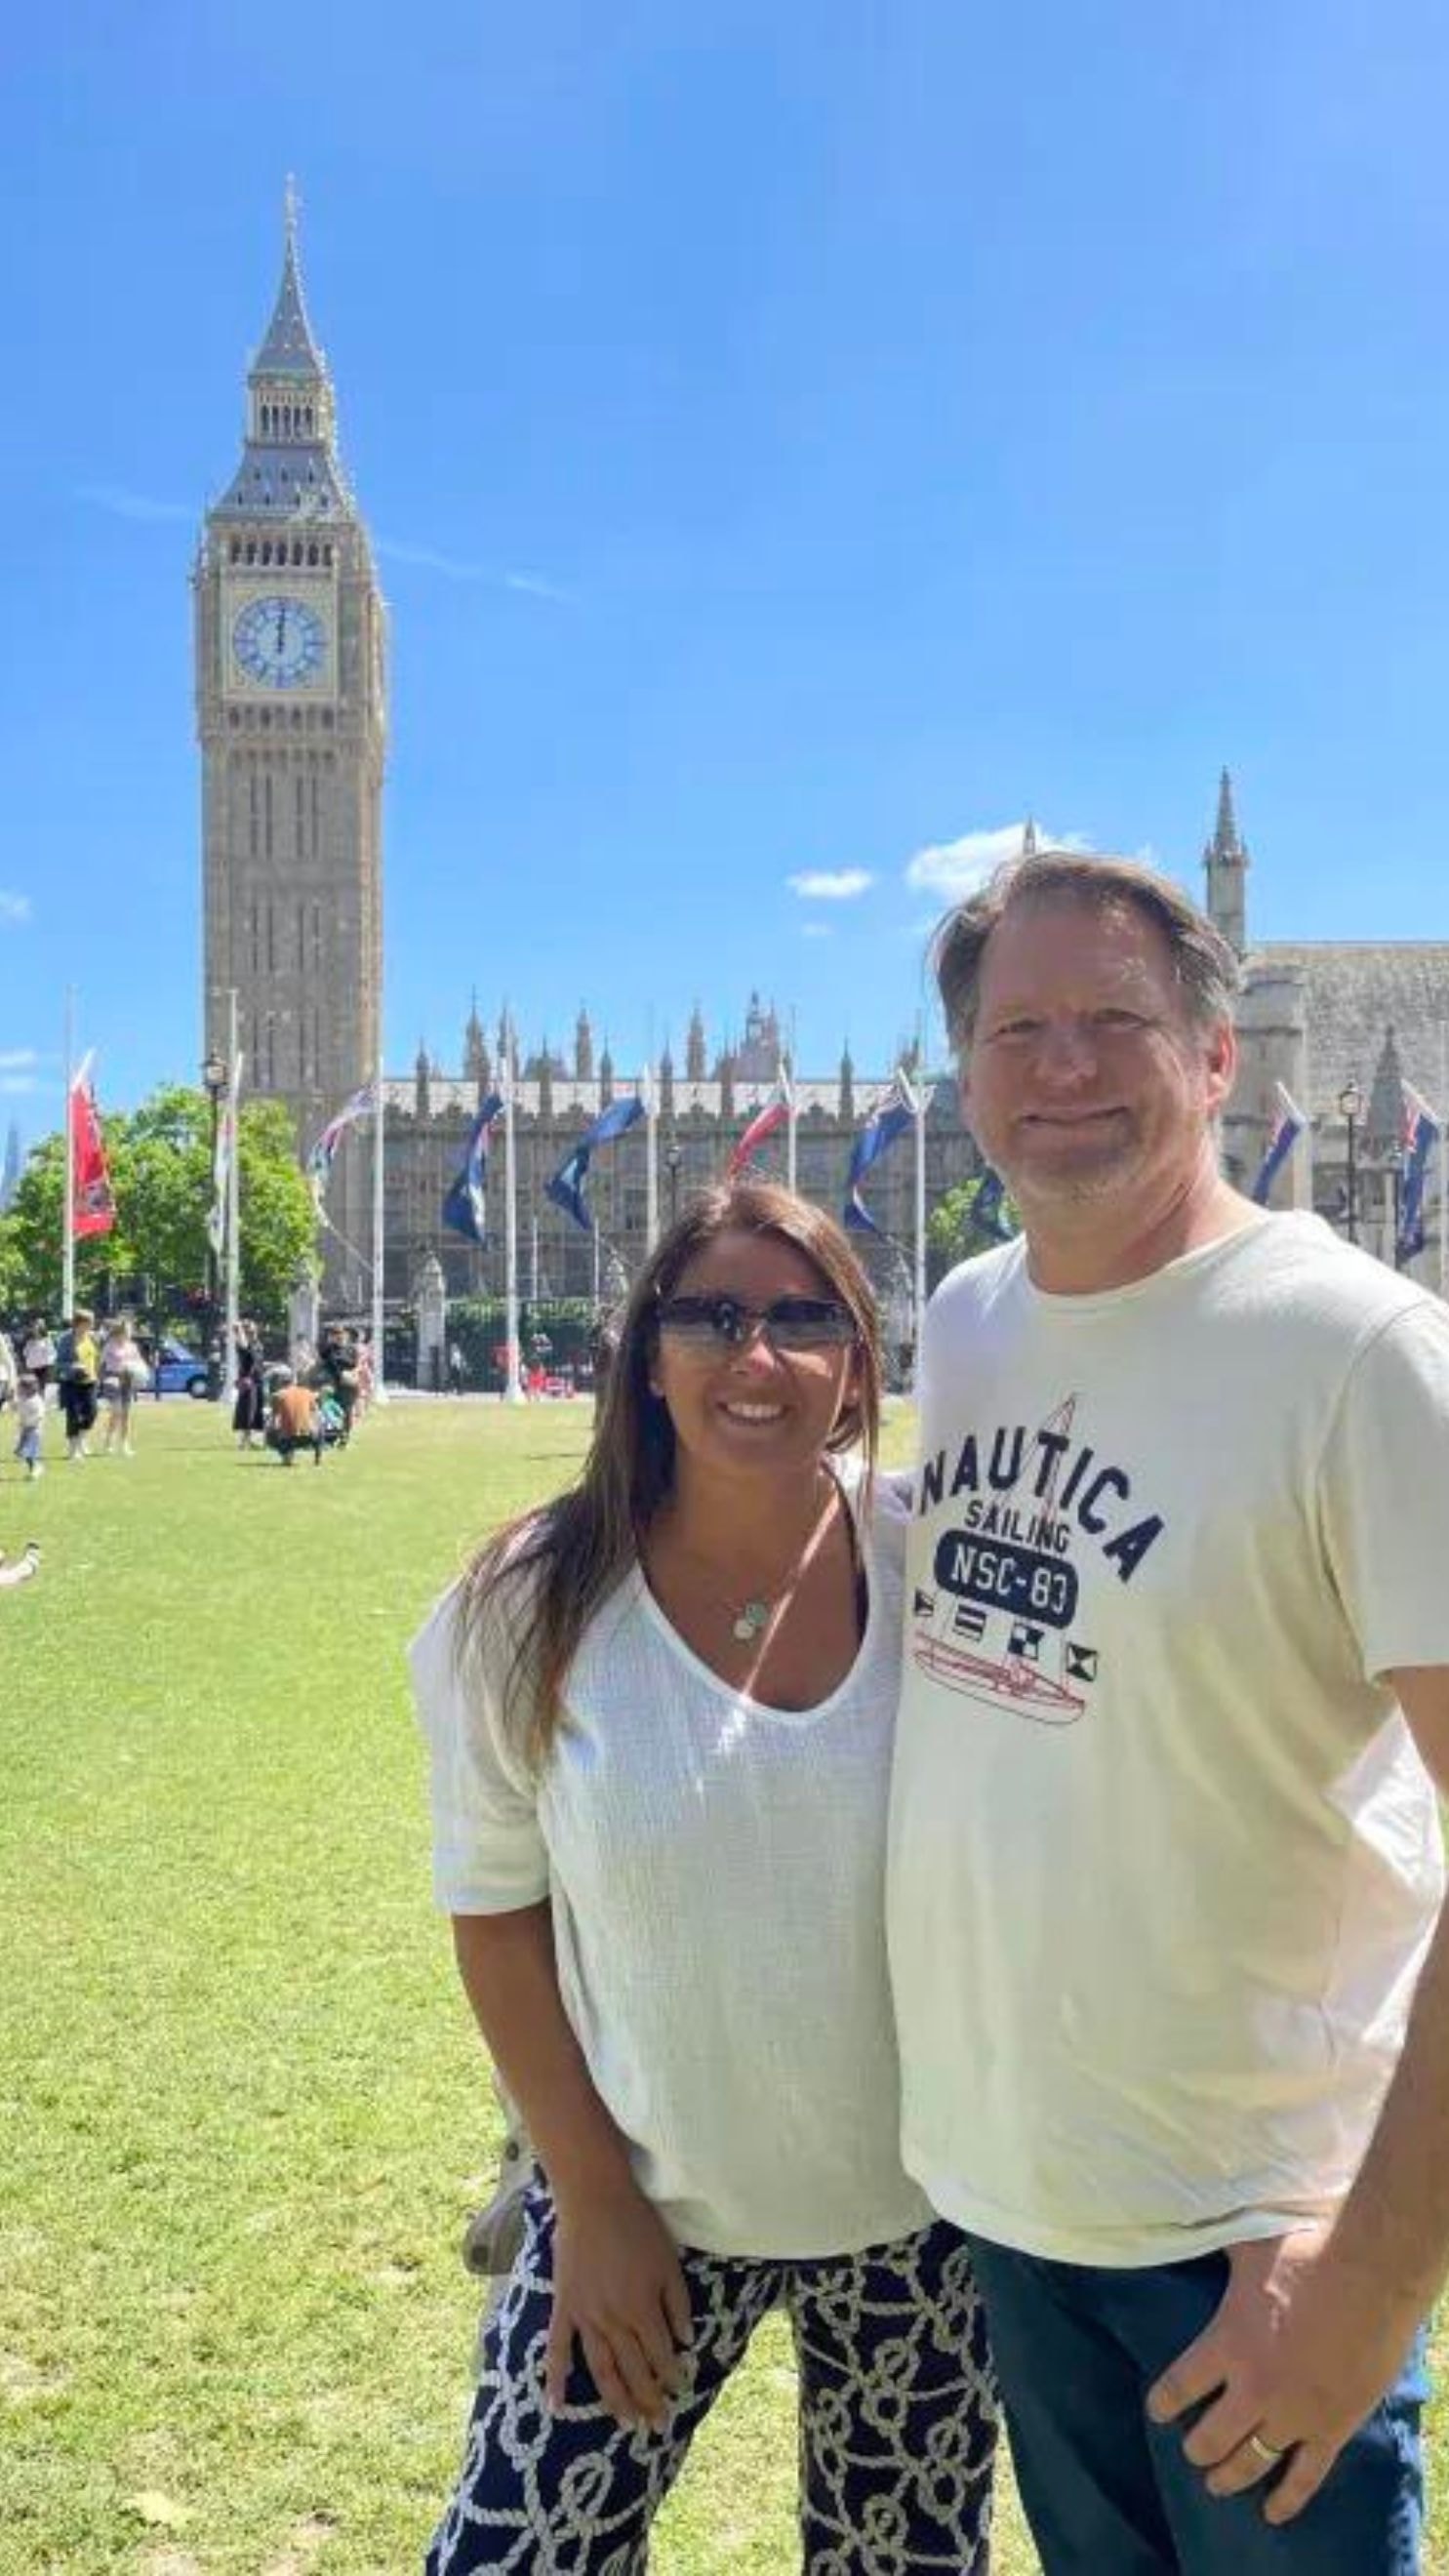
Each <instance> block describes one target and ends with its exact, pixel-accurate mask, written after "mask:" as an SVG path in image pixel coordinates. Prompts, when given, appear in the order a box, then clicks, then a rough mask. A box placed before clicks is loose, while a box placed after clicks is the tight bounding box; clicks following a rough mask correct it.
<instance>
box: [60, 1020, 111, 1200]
mask: <svg viewBox="0 0 1449 2576" xmlns="http://www.w3.org/2000/svg"><path fill="white" fill-rule="evenodd" d="M68 1123H69V1128H70V1173H71V1206H72V1208H73V1210H74V1215H73V1218H72V1223H71V1232H72V1235H73V1236H74V1238H75V1240H76V1241H77V1242H79V1241H80V1239H81V1237H82V1236H83V1235H87V1234H109V1233H110V1231H111V1228H112V1226H113V1225H114V1224H115V1222H116V1202H115V1200H114V1198H113V1197H112V1195H111V1176H110V1173H109V1172H108V1171H107V1169H106V1149H105V1146H104V1145H103V1144H102V1142H101V1122H100V1120H99V1118H98V1117H97V1115H96V1095H95V1093H94V1091H93V1090H92V1088H91V1059H90V1057H89V1056H87V1057H86V1060H85V1062H84V1064H83V1065H82V1066H81V1068H80V1070H79V1072H78V1073H77V1074H76V1075H75V1076H74V1077H73V1079H72V1082H71V1086H70V1106H69V1116H68Z"/></svg>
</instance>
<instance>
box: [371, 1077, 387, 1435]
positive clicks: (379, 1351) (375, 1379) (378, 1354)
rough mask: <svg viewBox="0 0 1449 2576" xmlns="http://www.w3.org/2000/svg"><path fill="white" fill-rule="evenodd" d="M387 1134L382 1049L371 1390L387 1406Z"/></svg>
mask: <svg viewBox="0 0 1449 2576" xmlns="http://www.w3.org/2000/svg"><path fill="white" fill-rule="evenodd" d="M386 1134H387V1113H386V1105H385V1103H384V1100H383V1092H382V1046H381V1043H380V1042H379V1045H378V1050H377V1100H376V1103H375V1105H374V1108H373V1113H372V1389H373V1402H374V1403H375V1404H386V1402H387V1386H386V1383H385V1381H386V1378H387V1369H386V1367H385V1365H384V1348H383V1321H382V1307H383V1289H384V1286H385V1284H386V1274H385V1267H384V1263H385V1255H386V1251H387V1245H386V1242H385V1240H384V1229H385V1223H386V1215H385V1210H386V1200H385V1197H384V1193H383V1152H384V1144H385V1139H386Z"/></svg>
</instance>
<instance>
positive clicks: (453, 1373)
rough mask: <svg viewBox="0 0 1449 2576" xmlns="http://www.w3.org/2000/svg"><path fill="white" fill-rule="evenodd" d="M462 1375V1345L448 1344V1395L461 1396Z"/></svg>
mask: <svg viewBox="0 0 1449 2576" xmlns="http://www.w3.org/2000/svg"><path fill="white" fill-rule="evenodd" d="M463 1375H464V1371H463V1348H462V1344H461V1343H460V1342H450V1343H449V1344H448V1393H449V1394H450V1395H461V1394H462V1392H463Z"/></svg>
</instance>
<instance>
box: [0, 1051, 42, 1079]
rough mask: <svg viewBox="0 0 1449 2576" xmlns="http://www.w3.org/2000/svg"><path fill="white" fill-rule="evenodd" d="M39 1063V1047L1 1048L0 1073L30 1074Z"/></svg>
mask: <svg viewBox="0 0 1449 2576" xmlns="http://www.w3.org/2000/svg"><path fill="white" fill-rule="evenodd" d="M39 1062H40V1050H39V1048H38V1047H0V1073H28V1072H29V1071H30V1069H31V1067H32V1066H33V1065H37V1064H39Z"/></svg>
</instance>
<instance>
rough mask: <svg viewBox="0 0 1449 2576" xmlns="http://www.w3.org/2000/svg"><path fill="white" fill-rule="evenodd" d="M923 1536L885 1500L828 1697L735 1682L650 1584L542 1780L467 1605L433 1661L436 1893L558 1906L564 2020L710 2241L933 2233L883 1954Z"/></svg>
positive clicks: (674, 2219)
mask: <svg viewBox="0 0 1449 2576" xmlns="http://www.w3.org/2000/svg"><path fill="white" fill-rule="evenodd" d="M904 1537H905V1520H904V1511H903V1506H902V1504H901V1503H900V1502H899V1500H897V1499H896V1498H895V1497H894V1496H893V1495H891V1494H890V1493H889V1492H888V1491H887V1490H885V1489H880V1490H879V1491H878V1495H877V1501H876V1507H875V1511H874V1514H873V1516H872V1520H871V1524H870V1526H869V1528H868V1529H865V1530H863V1531H862V1547H863V1558H864V1563H865V1568H866V1575H867V1582H868V1586H869V1597H870V1611H869V1618H868V1621H867V1626H866V1633H865V1636H864V1638H863V1640H862V1643H861V1647H860V1651H859V1653H858V1655H857V1657H856V1660H855V1663H854V1665H853V1666H852V1668H851V1670H850V1672H849V1673H848V1674H847V1676H846V1678H845V1680H844V1681H843V1682H842V1683H841V1684H840V1685H839V1687H838V1688H837V1689H836V1690H835V1691H833V1692H832V1693H831V1695H830V1697H829V1698H828V1699H826V1700H823V1701H822V1702H821V1703H820V1705H819V1706H818V1707H816V1708H812V1709H803V1710H783V1709H773V1708H766V1707H764V1706H762V1705H761V1704H760V1703H759V1702H758V1701H756V1700H753V1699H750V1698H748V1697H747V1696H746V1695H745V1694H743V1693H742V1692H740V1691H738V1690H735V1689H734V1688H733V1687H732V1686H731V1685H730V1684H729V1683H727V1682H723V1681H721V1680H719V1678H718V1677H717V1676H716V1675H715V1674H714V1673H712V1672H711V1671H710V1670H709V1669H708V1667H707V1666H706V1665H705V1664H704V1663H702V1662H701V1661H700V1659H699V1658H698V1657H697V1656H696V1655H694V1654H693V1653H692V1652H691V1651H690V1649H689V1647H688V1646H687V1645H686V1644H685V1643H684V1641H683V1639H682V1638H681V1637H679V1636H678V1635H677V1633H676V1632H675V1630H674V1629H673V1628H671V1627H670V1625H669V1623H668V1621H667V1620H666V1619H665V1617H664V1615H663V1612H662V1611H661V1610H660V1609H659V1607H658V1605H657V1603H656V1602H655V1601H654V1598H653V1596H652V1594H651V1593H650V1591H649V1589H648V1586H647V1584H646V1583H645V1581H644V1578H643V1575H642V1574H641V1573H640V1572H639V1571H638V1570H637V1569H636V1571H635V1572H634V1573H633V1574H632V1575H631V1576H630V1577H629V1578H628V1580H627V1581H626V1582H625V1583H624V1585H623V1586H622V1587H621V1588H620V1590H619V1591H618V1592H617V1593H616V1594H615V1595H614V1596H613V1598H612V1600H610V1601H609V1602H607V1603H606V1604H605V1606H604V1608H603V1609H602V1610H601V1611H600V1613H599V1615H598V1616H597V1618H595V1619H594V1620H593V1622H592V1623H591V1625H590V1626H589V1628H588V1630H587V1631H586V1633H585V1636H584V1639H583V1643H582V1645H581V1646H580V1648H579V1651H578V1654H577V1655H576V1656H575V1658H574V1663H573V1666H572V1669H571V1671H570V1673H569V1677H568V1683H567V1688H566V1690H565V1694H564V1697H565V1704H566V1708H567V1713H568V1720H569V1723H568V1725H567V1728H566V1729H565V1730H564V1732H563V1733H562V1734H560V1736H559V1737H558V1738H557V1741H556V1744H555V1747H554V1750H553V1752H552V1754H551V1757H550V1759H549V1761H548V1764H547V1765H546V1767H545V1769H544V1771H543V1773H542V1776H541V1777H540V1778H537V1779H535V1778H534V1777H533V1776H532V1775H531V1774H530V1773H529V1771H528V1770H527V1768H526V1766H525V1765H524V1764H523V1763H522V1762H521V1761H520V1760H519V1758H518V1756H517V1754H516V1753H515V1751H514V1750H513V1748H512V1746H511V1744H510V1742H509V1740H508V1738H507V1736H506V1734H505V1731H504V1728H503V1724H502V1719H501V1713H500V1705H499V1699H500V1687H501V1680H502V1677H503V1675H506V1672H507V1669H508V1666H507V1661H506V1657H505V1658H504V1659H503V1662H502V1673H501V1674H500V1673H499V1672H497V1671H493V1672H489V1671H488V1670H487V1669H486V1667H487V1664H488V1661H489V1658H488V1656H487V1654H486V1652H485V1655H484V1658H483V1663H484V1666H485V1669H484V1671H483V1672H481V1673H480V1671H479V1665H478V1662H477V1660H474V1661H472V1662H470V1663H468V1664H467V1665H465V1667H464V1672H463V1676H462V1678H461V1679H460V1677H459V1674H458V1671H457V1668H456V1664H455V1660H454V1651H453V1647H454V1637H455V1634H456V1617H457V1597H456V1595H455V1594H449V1595H448V1596H446V1598H445V1599H444V1600H443V1601H442V1602H441V1603H440V1605H439V1607H438V1608H437V1610H435V1611H434V1613H433V1615H432V1618H431V1619H430V1620H429V1622H428V1624H427V1625H426V1627H425V1628H424V1629H423V1630H422V1633H421V1634H420V1636H419V1637H418V1638H417V1639H416V1640H415V1641H414V1644H413V1647H412V1665H413V1681H414V1688H415V1691H416V1695H417V1702H418V1709H419V1714H420V1716H421V1719H422V1723H423V1727H424V1730H425V1732H426V1734H427V1737H428V1741H429V1745H430V1747H431V1754H432V1801H433V1824H434V1888H435V1893H436V1896H437V1900H438V1903H439V1905H441V1906H442V1907H444V1908H445V1909H446V1910H447V1911H448V1912H449V1913H454V1914H495V1913H507V1912H511V1911H513V1910H515V1909H516V1908H518V1907H521V1906H527V1905H536V1904H538V1903H540V1902H541V1901H542V1900H543V1899H544V1898H545V1897H547V1898H548V1899H549V1900H550V1902H551V1905H552V1910H553V1925H554V1937H555V1943H556V1948H557V1955H558V1969H559V1983H560V1988H561V1991H562V1995H563V2003H564V2009H565V2011H566V2013H567V2014H568V2017H569V2021H570V2023H571V2025H572V2027H573V2029H574V2032H575V2034H576V2035H577V2038H578V2041H579V2045H580V2047H581V2048H582V2050H583V2053H584V2057H585V2060H586V2062H587V2065H588V2069H589V2073H590V2075H591V2076H592V2078H593V2081H594V2084H595V2085H596V2087H597V2089H598V2091H599V2093H600V2095H601V2096H602V2098H603V2100H604V2102H605V2103H606V2104H607V2106H608V2108H609V2110H610V2112H611V2113H612V2115H613V2117H614V2119H615V2121H616V2122H617V2123H618V2126H619V2128H620V2129H621V2130H622V2131H623V2133H624V2135H625V2136H626V2137H627V2138H628V2139H629V2141H630V2143H631V2146H632V2150H633V2163H634V2171H635V2176H636V2179H637V2180H638V2182H639V2185H640V2187H641V2189H642V2190H643V2191H644V2192H645V2193H647V2195H648V2197H649V2198H650V2200H652V2201H654V2202H655V2203H656V2204H657V2206H658V2208H659V2210H660V2213H661V2215H662V2217H663V2218H664V2220H665V2222H666V2224H667V2225H668V2226H669V2228H670V2229H671V2231H672V2233H673V2234H674V2235H675V2237H676V2238H677V2239H678V2240H679V2241H680V2242H681V2243H683V2244H688V2245H696V2246H701V2247H703V2248H704V2249H705V2250H706V2251H708V2252H712V2253H718V2254H756V2255H773V2256H788V2255H797V2256H800V2257H807V2256H818V2255H826V2254H844V2253H853V2252H857V2251H858V2250H859V2249H860V2248H862V2247H863V2246H866V2245H873V2244H880V2243H883V2242H886V2241H887V2240H890V2239H893V2238H896V2237H900V2236H904V2235H907V2234H909V2233H911V2232H912V2231H913V2230H914V2229H916V2228H919V2227H922V2226H925V2225H926V2224H927V2223H928V2222H929V2219H930V2215H931V2213H930V2210H929V2208H928V2206H927V2204H926V2202H925V2200H924V2198H923V2196H922V2194H921V2193H920V2192H919V2191H918V2190H917V2188H916V2186H915V2185H914V2184H913V2183H912V2182H911V2181H910V2180H909V2179H908V2177H907V2175H906V2174H905V2172H904V2170H903V2168H902V2165H901V2160H900V2149H899V2106H900V2092H899V2075H898V2068H897V2059H896V2047H895V2036H894V2032H893V2029H892V2024H891V2007H890V1993H889V1982H888V1978H887V1973H886V1956H885V1918H884V1905H885V1893H884V1880H885V1842H886V1811H887V1804H888V1798H889V1789H890V1765H891V1743H892V1736H893V1732H894V1723H895V1708H896V1699H897V1695H898V1691H899V1687H900V1635H901V1559H902V1555H903V1551H904ZM494 1661H495V1662H496V1661H497V1658H494Z"/></svg>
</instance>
